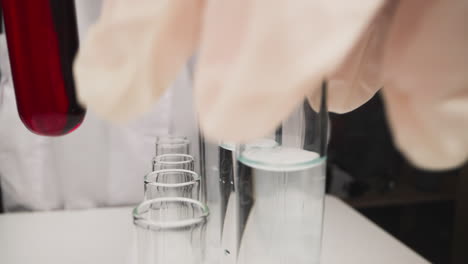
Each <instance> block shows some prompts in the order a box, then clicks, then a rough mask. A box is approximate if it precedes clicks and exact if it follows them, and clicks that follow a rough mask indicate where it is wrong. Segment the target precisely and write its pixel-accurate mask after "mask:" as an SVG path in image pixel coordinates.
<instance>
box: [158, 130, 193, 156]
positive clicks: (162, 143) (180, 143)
mask: <svg viewBox="0 0 468 264" xmlns="http://www.w3.org/2000/svg"><path fill="white" fill-rule="evenodd" d="M163 154H190V141H189V140H188V139H187V137H185V136H173V135H166V136H158V137H157V138H156V151H155V157H157V156H159V155H163Z"/></svg>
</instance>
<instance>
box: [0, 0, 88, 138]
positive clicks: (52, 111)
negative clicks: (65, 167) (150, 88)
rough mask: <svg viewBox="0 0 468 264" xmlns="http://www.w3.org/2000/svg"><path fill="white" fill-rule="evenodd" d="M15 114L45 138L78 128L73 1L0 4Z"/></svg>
mask: <svg viewBox="0 0 468 264" xmlns="http://www.w3.org/2000/svg"><path fill="white" fill-rule="evenodd" d="M0 4H1V7H2V11H3V18H4V24H5V33H6V37H7V44H8V52H9V56H10V65H11V72H12V77H13V84H14V88H15V96H16V104H17V108H18V113H19V116H20V118H21V120H22V121H23V123H24V125H25V126H26V127H27V128H28V129H29V130H30V131H32V132H34V133H36V134H39V135H44V136H60V135H65V134H67V133H69V132H71V131H73V130H74V129H76V128H77V127H79V126H80V124H81V122H82V121H83V118H84V116H85V113H86V111H85V109H84V108H83V107H81V106H80V105H79V103H78V101H77V98H76V94H75V83H74V79H73V73H72V65H73V60H74V58H75V55H76V52H77V50H78V29H77V22H76V13H75V4H74V0H0Z"/></svg>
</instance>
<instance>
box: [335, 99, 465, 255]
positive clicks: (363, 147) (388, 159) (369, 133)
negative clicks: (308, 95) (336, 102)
mask: <svg viewBox="0 0 468 264" xmlns="http://www.w3.org/2000/svg"><path fill="white" fill-rule="evenodd" d="M330 119H331V141H330V145H329V153H328V156H329V159H328V169H327V192H328V193H331V194H333V195H336V196H339V197H340V198H342V199H343V200H345V201H346V202H347V203H348V204H349V205H351V206H353V207H354V208H356V209H357V210H358V211H359V212H361V213H362V214H364V215H365V216H366V217H368V218H369V219H371V220H372V221H373V222H375V223H376V224H377V225H379V226H380V227H382V228H383V229H384V230H386V231H387V232H389V233H390V234H392V235H393V236H395V237H396V238H397V239H399V240H400V241H402V242H403V243H405V244H406V245H407V246H409V247H410V248H412V249H413V250H415V251H416V252H418V253H419V254H420V255H422V256H423V257H425V258H426V259H427V260H429V261H430V262H431V263H444V264H445V263H457V264H458V263H465V264H466V263H468V253H465V252H468V235H467V230H466V227H464V226H465V225H466V224H468V215H467V211H468V206H467V204H468V198H467V197H468V183H467V180H466V179H467V177H466V176H465V175H467V174H468V173H467V172H468V170H465V169H464V168H463V167H462V168H457V169H454V170H448V171H440V172H429V171H424V170H420V169H417V168H415V167H413V166H412V165H411V164H409V163H408V162H407V161H406V160H405V158H404V157H403V156H402V155H401V154H400V153H399V152H398V150H397V149H396V148H395V146H394V145H393V142H392V138H391V134H390V131H389V128H388V125H387V121H386V118H385V111H384V107H383V104H382V100H381V97H380V95H379V94H377V95H376V96H374V98H372V99H371V100H370V101H369V102H368V103H366V104H365V105H364V106H362V107H360V108H359V109H357V110H355V111H352V112H351V113H348V114H344V115H336V114H330ZM465 171H467V172H465ZM465 193H466V194H465ZM343 221H346V220H343Z"/></svg>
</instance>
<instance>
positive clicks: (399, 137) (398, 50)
mask: <svg viewBox="0 0 468 264" xmlns="http://www.w3.org/2000/svg"><path fill="white" fill-rule="evenodd" d="M467 25H468V1H463V0H456V1H424V0H417V1H401V2H400V5H399V6H398V9H397V10H396V14H395V17H394V23H393V25H392V28H391V31H390V35H389V36H388V42H387V44H386V48H385V58H384V68H383V73H384V74H385V81H386V82H385V86H386V87H385V88H384V89H383V92H384V95H385V102H386V109H387V114H388V117H389V120H390V125H391V128H392V130H393V136H394V139H395V141H396V143H397V146H398V147H399V149H400V150H401V151H402V152H403V153H404V154H405V156H406V157H408V158H409V160H410V161H412V163H413V164H415V165H417V166H419V167H424V168H427V169H444V168H449V167H455V166H458V165H461V164H462V163H463V162H465V161H466V160H467V158H468V34H467V33H468V31H467V29H466V26H467Z"/></svg>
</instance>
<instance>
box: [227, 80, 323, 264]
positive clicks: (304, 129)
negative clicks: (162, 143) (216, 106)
mask: <svg viewBox="0 0 468 264" xmlns="http://www.w3.org/2000/svg"><path fill="white" fill-rule="evenodd" d="M318 92H319V93H318V94H316V96H318V97H317V98H308V99H306V100H304V102H303V104H301V105H300V106H299V107H298V108H297V109H296V110H295V111H294V112H293V113H291V115H290V116H289V117H288V118H287V119H285V120H283V122H282V125H281V127H280V129H278V130H277V131H276V132H275V133H272V134H271V135H269V138H270V140H272V139H275V141H276V144H273V145H271V144H263V143H262V144H253V145H252V144H243V145H239V147H238V148H236V153H237V156H236V157H237V166H236V174H235V187H236V188H235V193H236V197H237V199H236V200H237V201H236V210H235V211H236V212H237V215H236V218H237V223H236V225H237V228H236V232H237V240H238V241H237V243H238V248H237V260H236V263H238V264H254V263H255V264H256V263H270V264H283V263H295V264H312V263H313V264H318V263H319V260H320V250H321V235H322V217H323V201H324V192H325V165H326V145H327V136H328V113H327V105H326V84H325V83H324V85H323V87H322V89H321V92H322V93H321V94H320V90H319V91H318ZM262 141H263V142H267V141H268V140H267V141H265V140H262Z"/></svg>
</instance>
